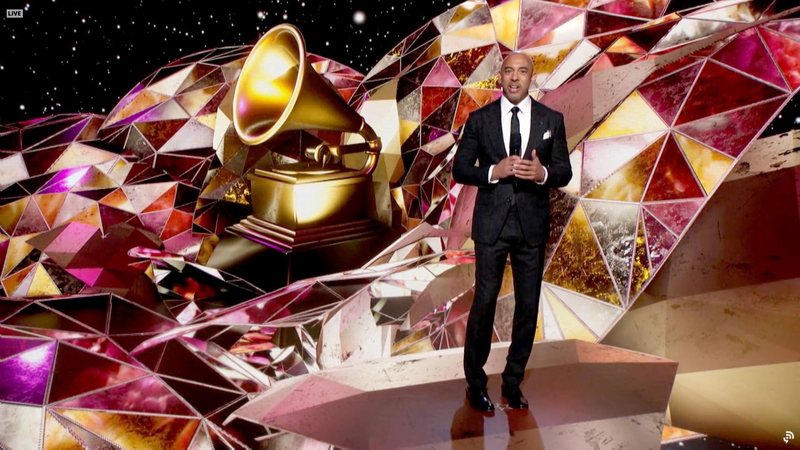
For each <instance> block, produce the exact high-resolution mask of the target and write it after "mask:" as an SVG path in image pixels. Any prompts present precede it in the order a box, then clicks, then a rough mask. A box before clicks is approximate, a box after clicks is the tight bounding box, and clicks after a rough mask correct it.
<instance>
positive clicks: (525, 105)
mask: <svg viewBox="0 0 800 450" xmlns="http://www.w3.org/2000/svg"><path fill="white" fill-rule="evenodd" d="M514 106H517V107H519V110H520V112H521V113H522V114H528V113H529V112H530V110H531V96H530V95H528V96H527V97H525V98H524V99H523V100H522V101H521V102H519V104H518V105H514V104H513V103H511V102H510V101H509V100H508V99H507V98H506V96H505V95H501V96H500V110H501V111H502V112H503V115H506V114H508V113H509V112H511V108H513V107H514Z"/></svg>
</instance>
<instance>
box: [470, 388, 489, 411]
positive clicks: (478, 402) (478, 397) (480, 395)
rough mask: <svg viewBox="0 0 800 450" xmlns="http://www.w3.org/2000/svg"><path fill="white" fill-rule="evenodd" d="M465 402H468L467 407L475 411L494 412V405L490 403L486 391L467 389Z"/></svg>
mask: <svg viewBox="0 0 800 450" xmlns="http://www.w3.org/2000/svg"><path fill="white" fill-rule="evenodd" d="M467 400H468V401H469V406H471V407H473V408H474V409H477V410H478V411H481V412H485V413H492V412H494V403H492V399H490V398H489V393H488V392H486V389H474V388H470V387H468V388H467Z"/></svg>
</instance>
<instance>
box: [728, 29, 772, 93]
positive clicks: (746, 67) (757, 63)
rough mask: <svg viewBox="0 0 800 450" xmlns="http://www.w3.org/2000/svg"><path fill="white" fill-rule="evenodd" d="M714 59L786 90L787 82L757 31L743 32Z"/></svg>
mask: <svg viewBox="0 0 800 450" xmlns="http://www.w3.org/2000/svg"><path fill="white" fill-rule="evenodd" d="M712 58H713V59H715V60H717V61H719V62H721V63H724V64H727V65H729V66H731V67H733V68H735V69H739V70H741V71H742V72H745V73H748V74H750V75H753V76H754V77H757V78H760V79H762V80H764V81H766V82H768V83H771V84H773V85H775V86H777V87H779V88H781V89H786V81H784V79H783V76H781V73H780V71H779V70H778V68H777V67H776V66H775V62H774V61H773V60H772V57H771V56H770V54H769V52H768V51H767V48H766V47H765V46H764V43H763V41H762V40H761V38H760V36H759V34H758V33H757V32H756V30H753V29H751V30H747V31H744V32H742V33H741V34H739V36H737V37H736V39H734V40H732V41H731V42H730V43H729V44H727V45H726V46H725V47H723V48H722V49H721V50H720V51H718V52H717V53H716V54H714V56H713V57H712Z"/></svg>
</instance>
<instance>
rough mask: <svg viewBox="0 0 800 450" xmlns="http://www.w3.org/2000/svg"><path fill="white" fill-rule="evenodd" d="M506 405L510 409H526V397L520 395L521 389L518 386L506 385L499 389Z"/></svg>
mask: <svg viewBox="0 0 800 450" xmlns="http://www.w3.org/2000/svg"><path fill="white" fill-rule="evenodd" d="M501 392H502V393H503V398H505V400H506V405H508V407H509V408H511V409H528V399H526V398H525V396H524V395H522V390H521V389H520V388H519V387H518V386H515V387H506V386H503V387H502V389H501Z"/></svg>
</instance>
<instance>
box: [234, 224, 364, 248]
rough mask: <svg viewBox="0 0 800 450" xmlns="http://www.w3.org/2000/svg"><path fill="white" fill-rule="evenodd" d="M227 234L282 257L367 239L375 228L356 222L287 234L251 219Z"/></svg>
mask: <svg viewBox="0 0 800 450" xmlns="http://www.w3.org/2000/svg"><path fill="white" fill-rule="evenodd" d="M227 231H228V232H230V233H233V234H236V235H238V236H241V237H243V238H246V239H249V240H251V241H253V242H257V243H259V244H261V245H266V246H268V247H272V248H274V249H275V250H278V251H281V252H283V253H289V252H292V251H299V250H305V249H309V248H317V247H324V246H328V245H335V244H338V243H340V242H345V241H350V240H353V239H359V238H364V237H369V236H371V235H374V234H376V233H377V232H378V227H377V226H376V225H375V223H374V222H373V221H371V220H358V221H354V222H348V223H344V224H339V225H329V226H321V227H314V228H308V229H304V230H290V229H288V228H284V227H281V226H279V225H276V224H274V223H271V222H268V221H265V220H261V219H259V218H257V217H254V216H252V215H251V216H248V217H247V218H246V219H244V220H242V221H241V222H239V223H237V224H236V225H232V226H230V227H228V228H227Z"/></svg>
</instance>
